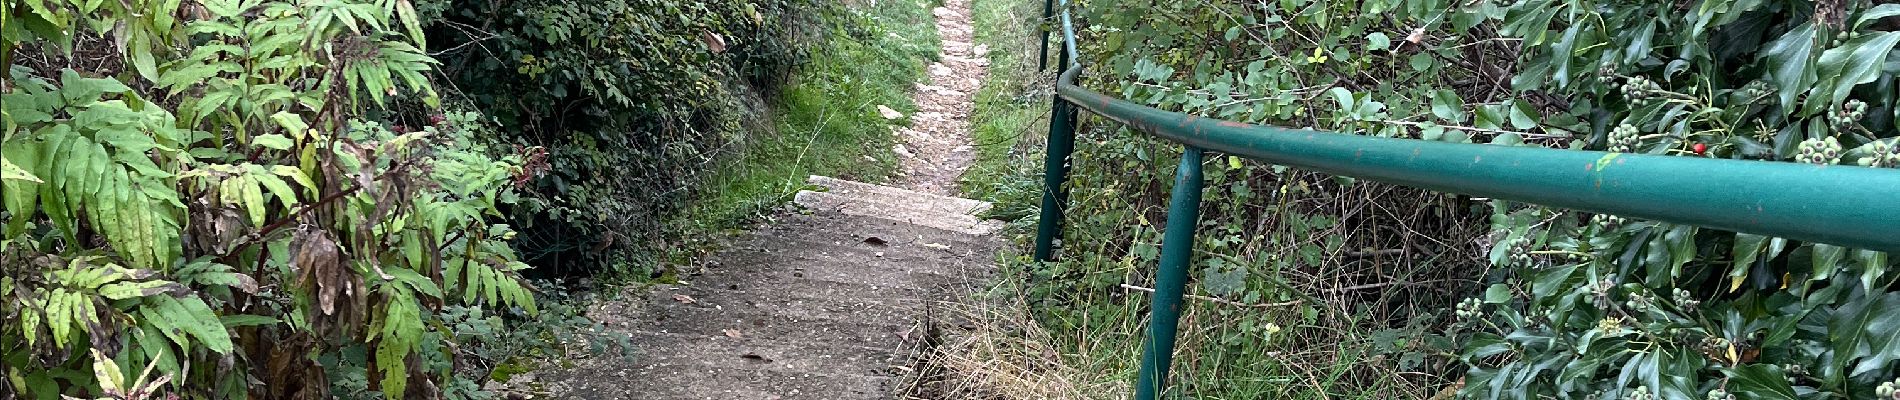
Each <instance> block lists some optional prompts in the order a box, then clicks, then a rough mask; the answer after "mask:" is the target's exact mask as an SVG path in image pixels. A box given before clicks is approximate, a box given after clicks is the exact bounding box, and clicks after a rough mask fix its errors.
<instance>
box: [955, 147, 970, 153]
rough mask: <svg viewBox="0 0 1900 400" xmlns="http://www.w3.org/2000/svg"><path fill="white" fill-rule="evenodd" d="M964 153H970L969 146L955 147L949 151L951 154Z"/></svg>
mask: <svg viewBox="0 0 1900 400" xmlns="http://www.w3.org/2000/svg"><path fill="white" fill-rule="evenodd" d="M966 151H970V146H957V147H956V148H954V149H950V152H951V153H962V152H966Z"/></svg>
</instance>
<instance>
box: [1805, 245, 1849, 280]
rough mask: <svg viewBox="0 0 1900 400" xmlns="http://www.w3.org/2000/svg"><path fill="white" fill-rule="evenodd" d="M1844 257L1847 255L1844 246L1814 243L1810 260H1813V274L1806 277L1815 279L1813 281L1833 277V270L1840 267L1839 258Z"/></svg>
mask: <svg viewBox="0 0 1900 400" xmlns="http://www.w3.org/2000/svg"><path fill="white" fill-rule="evenodd" d="M1846 257H1847V248H1846V247H1841V246H1835V245H1831V244H1819V243H1817V244H1815V245H1814V256H1813V258H1812V260H1813V261H1814V263H1813V267H1814V275H1813V276H1810V277H1808V279H1809V280H1815V281H1825V280H1827V279H1828V278H1831V277H1833V276H1834V271H1837V270H1840V269H1841V259H1843V258H1846Z"/></svg>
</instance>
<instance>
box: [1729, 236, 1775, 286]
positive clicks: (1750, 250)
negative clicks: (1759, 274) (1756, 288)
mask: <svg viewBox="0 0 1900 400" xmlns="http://www.w3.org/2000/svg"><path fill="white" fill-rule="evenodd" d="M1767 244H1768V237H1767V236H1762V235H1756V234H1749V233H1737V234H1735V247H1734V249H1733V252H1732V258H1734V259H1735V262H1734V263H1732V264H1730V265H1729V271H1728V278H1729V285H1728V291H1730V292H1734V291H1735V290H1736V289H1741V288H1742V282H1743V281H1744V280H1747V279H1748V270H1749V268H1751V267H1753V266H1754V265H1755V259H1756V258H1760V257H1761V250H1762V247H1765V246H1766V245H1767Z"/></svg>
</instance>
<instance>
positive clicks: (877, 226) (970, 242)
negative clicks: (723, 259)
mask: <svg viewBox="0 0 1900 400" xmlns="http://www.w3.org/2000/svg"><path fill="white" fill-rule="evenodd" d="M755 232H756V234H755V235H753V236H751V237H749V238H747V239H745V240H739V241H737V242H734V244H735V245H748V244H757V243H760V242H769V241H772V240H777V239H778V238H795V239H803V240H809V241H814V242H826V243H831V244H836V245H848V246H851V247H855V248H871V247H878V246H877V245H876V244H875V243H866V240H867V239H869V238H872V237H876V238H877V240H875V241H872V242H883V244H885V245H887V246H896V245H902V244H919V245H923V244H933V243H934V244H938V245H944V246H949V250H950V252H951V253H955V254H959V255H971V254H983V255H985V256H988V255H991V254H993V253H994V250H995V249H996V246H997V244H996V241H995V239H994V238H992V237H990V236H986V235H977V234H970V233H967V232H961V231H956V230H947V229H939V228H935V227H928V226H920V225H916V224H911V223H909V222H904V221H895V220H890V219H885V218H879V217H873V216H860V215H851V214H847V213H842V212H837V211H830V210H816V209H813V210H808V213H786V214H782V216H780V217H778V220H777V221H775V222H774V224H772V225H769V226H765V227H761V228H759V229H757V230H755ZM927 247H933V248H936V249H939V250H942V247H941V246H935V245H932V246H927Z"/></svg>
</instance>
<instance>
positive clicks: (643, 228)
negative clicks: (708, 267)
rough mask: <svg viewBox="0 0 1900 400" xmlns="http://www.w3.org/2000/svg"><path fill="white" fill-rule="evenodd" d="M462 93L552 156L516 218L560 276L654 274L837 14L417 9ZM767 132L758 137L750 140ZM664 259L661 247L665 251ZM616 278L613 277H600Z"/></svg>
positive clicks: (584, 6) (761, 5) (793, 3)
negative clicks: (707, 179)
mask: <svg viewBox="0 0 1900 400" xmlns="http://www.w3.org/2000/svg"><path fill="white" fill-rule="evenodd" d="M417 7H418V10H419V12H420V13H421V14H422V15H423V19H424V20H425V24H426V26H425V28H426V29H427V32H428V35H429V36H430V37H431V38H432V39H434V40H436V42H437V45H438V47H440V48H443V49H445V50H443V52H442V54H441V55H440V57H441V58H442V60H444V63H443V72H444V73H445V74H446V75H447V76H448V77H449V78H450V79H451V80H452V81H453V82H454V83H455V86H456V89H457V90H460V91H461V92H463V93H465V94H466V95H467V97H468V98H469V99H471V100H472V101H474V102H475V104H476V105H477V106H478V107H479V108H481V109H483V110H487V111H488V112H489V113H490V114H491V115H494V116H495V118H496V120H498V121H499V122H500V124H501V125H502V126H503V127H505V128H504V130H503V131H504V132H505V136H504V137H502V138H501V141H503V142H505V143H510V144H515V145H519V146H524V147H533V146H539V147H544V148H546V149H547V150H548V154H547V161H548V164H549V170H548V173H547V174H545V175H542V176H539V177H536V178H534V179H531V180H529V183H531V185H530V186H529V187H528V188H527V189H526V190H525V191H524V194H526V196H524V198H523V199H522V202H521V203H520V204H519V205H517V207H516V208H514V209H512V210H510V213H511V214H512V215H515V216H516V217H517V219H519V220H522V221H524V227H523V229H524V230H525V231H524V233H523V235H522V237H521V238H520V239H519V242H518V245H519V247H520V248H522V249H524V250H531V251H532V252H531V253H528V254H526V256H527V258H528V259H529V261H530V262H533V263H535V264H538V265H542V266H544V267H547V268H548V269H550V270H552V271H563V272H564V271H573V272H580V273H592V272H598V271H602V270H608V271H612V272H644V270H646V269H649V268H651V267H652V264H654V261H655V260H653V259H651V258H650V254H646V251H647V250H656V249H651V248H643V247H642V246H646V245H659V244H660V243H663V241H669V240H677V239H679V238H677V237H673V236H669V235H668V232H673V231H675V230H671V229H652V227H654V226H663V225H666V224H668V223H671V222H673V220H672V218H673V217H675V216H676V215H677V214H678V211H680V208H681V207H680V205H681V204H686V203H688V201H687V200H689V199H691V198H692V196H691V195H694V194H696V193H697V190H695V189H694V188H696V187H698V186H701V184H702V183H703V181H702V180H703V177H704V175H706V173H707V172H708V171H711V170H713V169H714V168H713V167H714V166H717V165H719V163H720V162H723V161H725V159H729V158H732V155H734V154H737V153H739V152H740V150H741V149H744V148H745V147H746V144H747V143H748V141H749V140H750V138H756V137H767V136H771V135H770V134H769V129H770V128H769V127H760V126H747V125H746V123H748V122H753V121H760V120H763V119H762V118H748V115H747V113H748V112H749V111H751V110H759V109H763V105H761V104H755V103H753V102H756V101H757V100H756V99H760V98H770V94H771V93H773V92H774V91H775V89H776V85H777V84H778V83H780V79H783V78H782V77H784V76H787V75H788V73H789V72H790V71H791V68H792V66H794V65H797V64H799V63H801V62H803V61H804V60H805V59H806V56H807V54H806V52H807V50H806V49H805V47H804V46H802V43H803V42H804V41H803V40H801V39H802V38H804V37H806V36H810V35H812V33H810V32H807V31H806V30H808V29H812V28H814V27H816V25H817V24H816V23H815V22H814V20H815V18H816V16H817V15H819V14H821V13H824V12H827V10H828V9H829V6H826V5H821V4H818V3H815V2H811V1H808V0H762V1H750V0H748V1H712V2H673V1H659V0H608V1H568V0H523V1H509V0H486V1H467V2H450V1H425V2H420V3H418V6H417ZM754 130H757V131H768V132H759V133H753V132H749V131H754ZM657 247H660V248H664V247H665V246H663V245H662V246H657ZM605 266H614V267H616V268H612V269H603V268H602V267H605Z"/></svg>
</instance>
